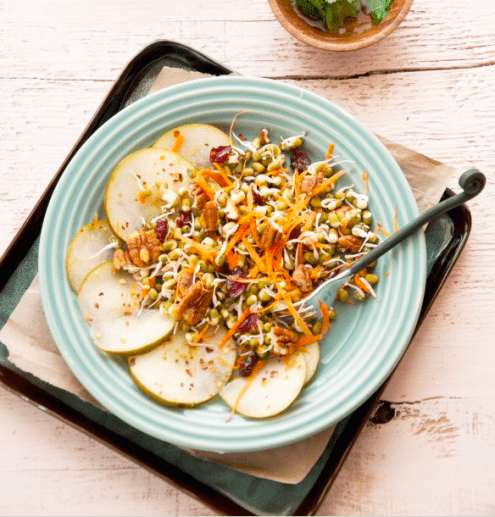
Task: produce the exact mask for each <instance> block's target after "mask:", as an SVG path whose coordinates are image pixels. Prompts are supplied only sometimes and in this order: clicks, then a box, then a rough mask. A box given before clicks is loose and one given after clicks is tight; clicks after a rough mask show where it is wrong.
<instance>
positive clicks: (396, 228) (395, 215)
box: [394, 207, 399, 232]
mask: <svg viewBox="0 0 495 517" xmlns="http://www.w3.org/2000/svg"><path fill="white" fill-rule="evenodd" d="M397 217H398V215H397V207H395V210H394V231H396V232H398V231H399V221H398V219H397Z"/></svg>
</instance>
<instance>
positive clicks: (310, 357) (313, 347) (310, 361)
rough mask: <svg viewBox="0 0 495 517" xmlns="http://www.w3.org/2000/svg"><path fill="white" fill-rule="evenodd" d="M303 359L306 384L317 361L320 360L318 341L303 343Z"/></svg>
mask: <svg viewBox="0 0 495 517" xmlns="http://www.w3.org/2000/svg"><path fill="white" fill-rule="evenodd" d="M302 354H303V356H304V359H306V378H305V379H304V384H307V383H308V382H309V381H310V380H311V379H312V378H313V375H314V374H315V373H316V370H317V368H318V363H319V362H320V345H319V343H310V344H309V345H304V351H303V352H302Z"/></svg>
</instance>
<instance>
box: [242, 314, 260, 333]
mask: <svg viewBox="0 0 495 517" xmlns="http://www.w3.org/2000/svg"><path fill="white" fill-rule="evenodd" d="M255 330H258V315H257V314H250V315H249V316H248V317H247V318H246V319H245V320H244V321H243V322H242V323H241V324H240V325H239V327H238V328H237V332H250V331H251V332H254V331H255Z"/></svg>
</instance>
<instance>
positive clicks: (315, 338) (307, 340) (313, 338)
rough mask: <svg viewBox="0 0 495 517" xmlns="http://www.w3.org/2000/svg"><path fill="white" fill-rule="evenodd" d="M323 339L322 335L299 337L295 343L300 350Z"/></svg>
mask: <svg viewBox="0 0 495 517" xmlns="http://www.w3.org/2000/svg"><path fill="white" fill-rule="evenodd" d="M322 338H323V333H322V334H314V335H312V336H304V337H300V338H299V341H298V342H297V347H298V348H301V347H303V346H305V345H310V344H311V343H315V342H316V341H320V339H322Z"/></svg>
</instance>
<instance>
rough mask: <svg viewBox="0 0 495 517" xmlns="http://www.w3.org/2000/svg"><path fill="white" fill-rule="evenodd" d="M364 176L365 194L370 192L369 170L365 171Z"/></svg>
mask: <svg viewBox="0 0 495 517" xmlns="http://www.w3.org/2000/svg"><path fill="white" fill-rule="evenodd" d="M362 177H363V181H364V190H363V194H366V192H368V189H369V174H368V171H366V172H364V173H363V176H362Z"/></svg>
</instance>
